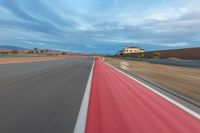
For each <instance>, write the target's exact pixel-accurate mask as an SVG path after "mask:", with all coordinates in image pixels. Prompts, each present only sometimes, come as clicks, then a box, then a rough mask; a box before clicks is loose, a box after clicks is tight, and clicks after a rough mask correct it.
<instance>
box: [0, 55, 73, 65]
mask: <svg viewBox="0 0 200 133" xmlns="http://www.w3.org/2000/svg"><path fill="white" fill-rule="evenodd" d="M71 57H74V56H44V57H20V58H18V57H9V58H0V64H12V63H21V62H36V61H49V60H59V59H66V58H71Z"/></svg>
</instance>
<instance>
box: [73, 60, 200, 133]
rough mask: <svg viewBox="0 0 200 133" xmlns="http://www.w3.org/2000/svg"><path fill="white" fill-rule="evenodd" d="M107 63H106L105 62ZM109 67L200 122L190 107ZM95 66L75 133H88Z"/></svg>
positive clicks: (199, 116) (199, 117)
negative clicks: (86, 132)
mask: <svg viewBox="0 0 200 133" xmlns="http://www.w3.org/2000/svg"><path fill="white" fill-rule="evenodd" d="M104 63H105V62H104ZM105 64H107V65H109V66H111V67H112V68H113V69H115V70H117V71H119V72H120V73H122V74H123V75H125V76H127V77H128V78H130V79H131V80H133V81H135V82H137V83H139V84H140V85H142V86H144V88H146V89H148V90H150V91H152V92H154V93H155V94H157V95H159V96H160V97H162V98H163V99H165V100H167V101H168V102H169V103H172V104H174V105H175V106H177V107H179V108H180V109H182V110H183V111H185V112H187V113H189V114H190V115H192V116H194V117H195V118H197V119H199V120H200V115H199V114H198V113H196V112H194V111H193V110H191V109H189V108H188V107H186V106H184V105H182V104H180V103H178V102H176V101H175V100H173V99H171V98H169V97H168V96H166V95H164V94H162V93H160V92H158V91H157V90H155V89H153V88H151V87H149V86H147V85H146V84H144V83H142V82H141V81H139V80H137V79H135V78H133V77H131V76H130V75H128V74H126V73H124V72H122V71H121V70H119V69H117V68H115V67H114V66H112V65H110V64H108V63H105ZM94 65H95V60H94V61H93V65H92V69H91V72H90V75H89V79H88V82H87V86H86V90H85V93H84V96H83V101H82V104H81V107H80V111H79V114H78V118H77V122H76V125H75V128H74V133H85V131H86V125H87V116H88V108H89V100H90V93H91V88H92V79H93V71H94Z"/></svg>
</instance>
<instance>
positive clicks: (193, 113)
mask: <svg viewBox="0 0 200 133" xmlns="http://www.w3.org/2000/svg"><path fill="white" fill-rule="evenodd" d="M104 63H105V64H107V65H109V66H111V67H112V68H114V69H115V70H117V71H119V72H121V73H122V74H124V75H126V76H127V77H129V78H131V79H132V80H134V81H136V82H138V83H139V84H141V85H143V86H144V87H146V88H147V89H149V90H151V91H153V92H154V93H156V94H157V95H159V96H161V97H163V98H164V99H166V100H167V101H169V102H171V103H173V104H174V105H176V106H178V107H179V108H181V109H182V110H184V111H186V112H188V113H189V114H191V115H192V116H194V117H196V118H197V119H199V120H200V115H199V114H198V113H196V112H194V111H193V110H191V109H189V108H188V107H186V106H185V105H182V104H180V103H178V102H177V101H175V100H173V99H171V98H170V97H168V96H166V95H164V94H162V93H160V92H159V91H157V90H155V89H153V88H151V87H150V86H147V85H146V84H144V83H142V82H141V81H139V80H137V79H135V78H133V77H131V76H130V75H128V74H126V73H125V72H123V71H121V70H119V69H117V68H116V67H114V66H112V65H111V64H109V63H107V62H104Z"/></svg>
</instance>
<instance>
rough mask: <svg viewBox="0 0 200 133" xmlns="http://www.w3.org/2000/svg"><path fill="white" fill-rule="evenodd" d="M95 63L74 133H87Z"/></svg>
mask: <svg viewBox="0 0 200 133" xmlns="http://www.w3.org/2000/svg"><path fill="white" fill-rule="evenodd" d="M94 63H95V59H94V61H93V64H92V69H91V71H90V75H89V78H88V82H87V86H86V89H85V93H84V96H83V101H82V103H81V107H80V110H79V114H78V118H77V121H76V125H75V128H74V133H84V132H85V126H86V120H87V112H88V104H89V97H90V90H91V84H92V75H93V69H94Z"/></svg>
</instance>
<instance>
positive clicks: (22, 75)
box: [0, 58, 93, 133]
mask: <svg viewBox="0 0 200 133" xmlns="http://www.w3.org/2000/svg"><path fill="white" fill-rule="evenodd" d="M92 61H93V60H92V58H76V59H66V60H58V61H47V62H32V63H19V64H4V65H0V133H71V132H73V129H74V126H75V123H76V119H77V116H78V113H79V108H80V105H81V102H82V97H83V94H84V91H85V87H86V84H87V80H88V76H89V73H90V70H91V66H92Z"/></svg>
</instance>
